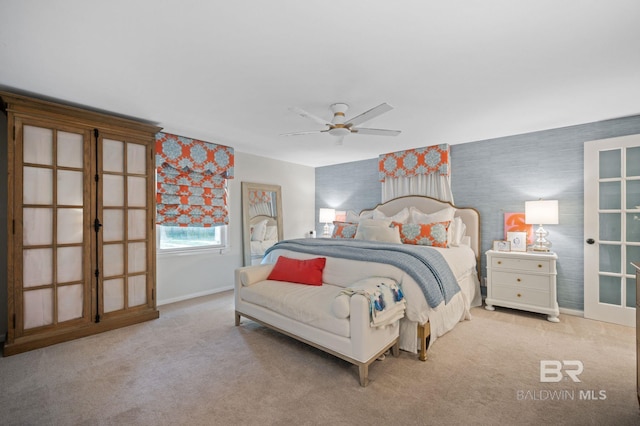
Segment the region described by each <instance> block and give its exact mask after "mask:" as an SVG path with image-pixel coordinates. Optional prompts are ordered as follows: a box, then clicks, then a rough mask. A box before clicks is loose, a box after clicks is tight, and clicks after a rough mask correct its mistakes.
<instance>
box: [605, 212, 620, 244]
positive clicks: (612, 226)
mask: <svg viewBox="0 0 640 426" xmlns="http://www.w3.org/2000/svg"><path fill="white" fill-rule="evenodd" d="M599 216H600V240H603V241H620V237H621V235H622V233H621V226H622V225H621V216H620V214H619V213H600V215H599Z"/></svg>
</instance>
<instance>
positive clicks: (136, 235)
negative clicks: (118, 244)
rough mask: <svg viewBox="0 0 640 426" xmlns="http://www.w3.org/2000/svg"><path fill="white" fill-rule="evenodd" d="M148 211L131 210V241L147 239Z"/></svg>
mask: <svg viewBox="0 0 640 426" xmlns="http://www.w3.org/2000/svg"><path fill="white" fill-rule="evenodd" d="M146 221H147V212H146V210H137V209H129V226H128V228H127V232H128V234H129V235H128V238H129V239H130V240H143V239H144V238H145V237H146V227H145V224H146Z"/></svg>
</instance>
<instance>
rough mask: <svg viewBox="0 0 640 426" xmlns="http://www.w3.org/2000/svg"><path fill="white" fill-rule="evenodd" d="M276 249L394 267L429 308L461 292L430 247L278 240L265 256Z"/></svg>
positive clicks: (326, 240) (349, 241)
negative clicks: (411, 281) (408, 278)
mask: <svg viewBox="0 0 640 426" xmlns="http://www.w3.org/2000/svg"><path fill="white" fill-rule="evenodd" d="M277 249H285V250H291V251H296V252H300V253H307V254H313V255H319V256H329V257H338V258H344V259H351V260H361V261H365V262H377V263H386V264H389V265H393V266H395V267H397V268H400V269H401V270H403V271H405V272H406V273H407V274H409V276H411V278H413V279H414V280H415V282H416V283H418V285H419V286H420V288H421V289H422V292H423V293H424V297H425V298H426V299H427V303H428V304H429V306H431V307H432V308H435V307H436V306H438V305H439V304H440V303H442V301H444V302H445V303H449V301H450V300H451V298H452V297H453V296H454V295H455V294H456V293H458V292H459V291H460V287H459V286H458V282H457V281H456V279H455V277H454V276H453V272H451V268H449V265H448V264H447V262H446V260H444V257H443V256H442V255H441V254H440V253H438V251H437V250H435V249H433V248H431V247H425V246H419V247H418V246H413V245H406V244H393V243H381V242H377V241H364V240H353V239H348V240H347V239H344V240H342V239H332V238H300V239H294V240H285V241H280V242H278V243H276V244H274V245H273V246H271V247H269V249H267V251H266V253H265V255H267V254H268V253H270V252H271V251H273V250H277Z"/></svg>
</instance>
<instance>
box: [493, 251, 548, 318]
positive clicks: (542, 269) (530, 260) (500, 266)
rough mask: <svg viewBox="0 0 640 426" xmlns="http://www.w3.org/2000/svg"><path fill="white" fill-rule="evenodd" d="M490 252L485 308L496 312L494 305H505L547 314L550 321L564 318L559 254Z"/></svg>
mask: <svg viewBox="0 0 640 426" xmlns="http://www.w3.org/2000/svg"><path fill="white" fill-rule="evenodd" d="M486 255H487V299H486V301H485V303H486V306H485V309H487V310H489V311H493V310H494V309H495V308H494V307H493V305H497V306H504V307H507V308H514V309H522V310H525V311H531V312H539V313H541V314H547V320H549V321H551V322H559V321H560V320H559V319H558V315H559V314H560V310H559V309H558V300H557V295H556V274H557V272H556V260H557V259H558V256H557V255H556V254H555V253H552V252H501V251H494V250H489V251H487V253H486Z"/></svg>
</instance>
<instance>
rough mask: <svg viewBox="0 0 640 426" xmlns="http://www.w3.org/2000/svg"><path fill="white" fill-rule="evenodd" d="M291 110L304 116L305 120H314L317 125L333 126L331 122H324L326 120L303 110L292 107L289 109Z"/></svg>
mask: <svg viewBox="0 0 640 426" xmlns="http://www.w3.org/2000/svg"><path fill="white" fill-rule="evenodd" d="M289 110H290V111H293V112H295V113H296V114H299V115H301V116H303V117H304V118H308V119H309V120H313V121H315V122H316V123H320V124H324V125H325V126H331V123H330V122H329V121H327V120H324V119H322V118H320V117H318V116H317V115H313V114H310V113H308V112H307V111H305V110H303V109H302V108H298V107H291V108H289Z"/></svg>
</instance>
